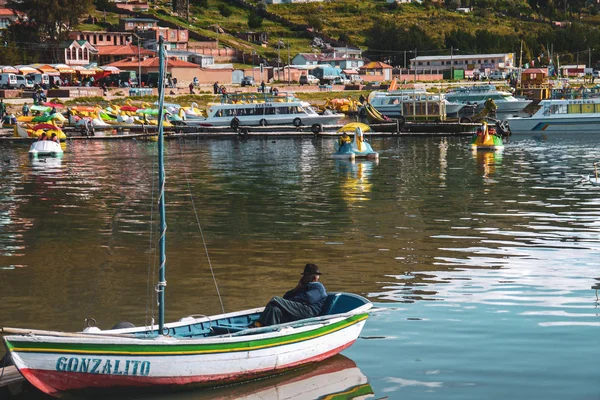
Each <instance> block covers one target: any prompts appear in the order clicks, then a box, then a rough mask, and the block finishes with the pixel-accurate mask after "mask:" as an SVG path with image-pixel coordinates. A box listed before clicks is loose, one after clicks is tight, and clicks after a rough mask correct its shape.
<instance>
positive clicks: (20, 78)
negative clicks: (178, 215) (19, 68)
mask: <svg viewBox="0 0 600 400" xmlns="http://www.w3.org/2000/svg"><path fill="white" fill-rule="evenodd" d="M17 87H18V88H19V89H32V88H33V82H32V81H30V80H29V79H27V78H26V77H25V76H24V75H17Z"/></svg>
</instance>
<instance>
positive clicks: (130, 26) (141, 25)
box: [119, 18, 158, 31]
mask: <svg viewBox="0 0 600 400" xmlns="http://www.w3.org/2000/svg"><path fill="white" fill-rule="evenodd" d="M151 28H158V20H156V19H154V18H121V19H119V30H121V31H135V30H145V29H151Z"/></svg>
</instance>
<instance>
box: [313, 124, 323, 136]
mask: <svg viewBox="0 0 600 400" xmlns="http://www.w3.org/2000/svg"><path fill="white" fill-rule="evenodd" d="M310 130H311V132H312V133H314V134H315V135H316V134H317V133H321V132H323V125H321V124H312V126H311V127H310Z"/></svg>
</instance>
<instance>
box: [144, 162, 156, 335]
mask: <svg viewBox="0 0 600 400" xmlns="http://www.w3.org/2000/svg"><path fill="white" fill-rule="evenodd" d="M152 160H153V163H152V169H151V171H154V173H153V174H152V190H151V192H152V201H151V202H150V204H151V206H150V243H149V253H148V279H147V282H146V320H145V324H146V326H150V329H149V330H152V326H153V325H154V293H153V292H152V291H151V289H150V288H151V282H154V279H155V277H156V268H154V266H155V265H156V251H153V241H152V238H153V233H154V193H155V192H154V188H155V182H156V180H155V177H156V157H152ZM153 256H154V258H153ZM148 303H150V315H151V317H152V319H151V320H150V321H148ZM149 322H150V323H149Z"/></svg>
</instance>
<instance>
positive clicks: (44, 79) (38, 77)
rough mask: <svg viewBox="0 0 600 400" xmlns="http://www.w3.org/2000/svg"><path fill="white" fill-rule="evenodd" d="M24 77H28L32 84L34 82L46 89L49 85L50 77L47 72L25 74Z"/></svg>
mask: <svg viewBox="0 0 600 400" xmlns="http://www.w3.org/2000/svg"><path fill="white" fill-rule="evenodd" d="M25 78H26V79H29V80H30V81H31V82H33V84H34V85H35V84H36V83H37V84H38V85H40V86H41V87H43V88H44V89H46V88H47V87H48V85H50V77H49V76H48V74H27V75H26V76H25Z"/></svg>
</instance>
